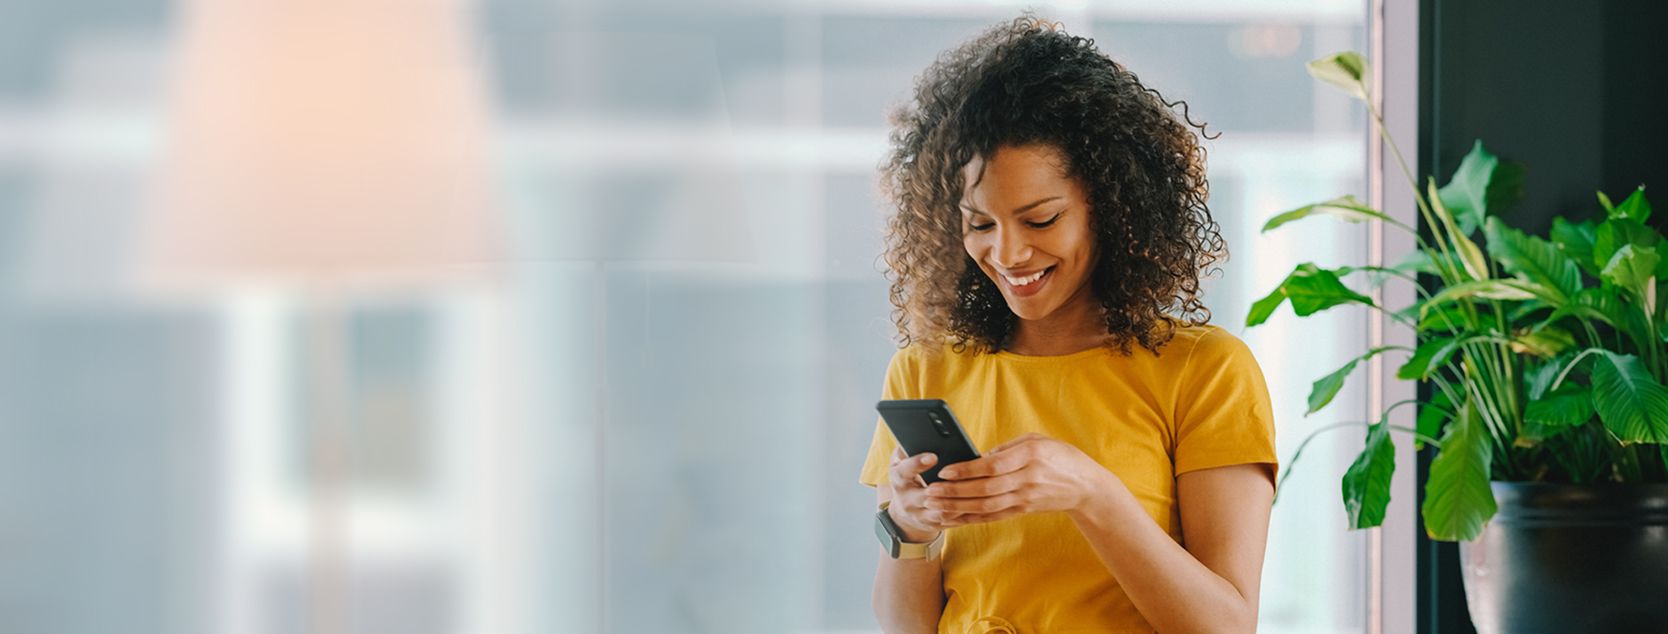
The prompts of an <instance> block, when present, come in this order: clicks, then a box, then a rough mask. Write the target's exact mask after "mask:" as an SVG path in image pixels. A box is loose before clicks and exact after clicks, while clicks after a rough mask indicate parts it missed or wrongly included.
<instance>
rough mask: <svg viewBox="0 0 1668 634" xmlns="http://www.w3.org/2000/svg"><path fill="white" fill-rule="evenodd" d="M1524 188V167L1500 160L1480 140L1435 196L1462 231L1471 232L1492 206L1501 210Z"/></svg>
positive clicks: (1479, 225)
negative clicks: (1450, 213)
mask: <svg viewBox="0 0 1668 634" xmlns="http://www.w3.org/2000/svg"><path fill="white" fill-rule="evenodd" d="M1522 191H1523V167H1522V166H1521V165H1516V164H1512V163H1501V162H1500V159H1498V158H1496V157H1495V156H1494V155H1493V154H1491V153H1489V151H1488V150H1486V149H1484V148H1483V142H1482V140H1481V139H1479V140H1477V141H1476V142H1475V143H1472V145H1471V151H1470V152H1469V153H1467V154H1466V155H1465V158H1464V159H1461V160H1460V165H1459V168H1457V169H1455V170H1454V176H1453V178H1451V179H1449V180H1448V184H1447V185H1444V186H1442V189H1440V190H1438V191H1437V195H1436V196H1435V197H1434V198H1436V199H1438V200H1440V201H1441V202H1442V206H1444V207H1446V208H1448V210H1449V211H1450V212H1452V213H1453V216H1454V218H1455V219H1456V220H1457V221H1458V222H1459V226H1460V228H1461V229H1462V230H1463V233H1465V234H1466V235H1470V234H1471V232H1473V231H1476V230H1477V228H1478V227H1481V226H1483V220H1484V219H1485V218H1487V217H1488V214H1489V211H1490V210H1491V209H1492V210H1494V211H1495V212H1497V213H1498V212H1499V211H1501V210H1503V209H1505V208H1506V207H1507V206H1509V205H1511V204H1512V203H1513V202H1516V200H1517V198H1518V197H1520V196H1521V195H1522Z"/></svg>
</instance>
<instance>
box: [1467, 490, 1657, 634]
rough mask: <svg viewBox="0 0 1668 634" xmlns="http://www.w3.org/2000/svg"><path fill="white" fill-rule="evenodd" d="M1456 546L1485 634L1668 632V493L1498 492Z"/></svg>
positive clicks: (1469, 595)
mask: <svg viewBox="0 0 1668 634" xmlns="http://www.w3.org/2000/svg"><path fill="white" fill-rule="evenodd" d="M1493 488H1494V499H1495V501H1496V502H1497V503H1498V504H1499V507H1500V511H1499V513H1497V514H1496V515H1495V516H1494V519H1493V520H1490V521H1489V524H1488V526H1487V527H1486V528H1484V529H1483V534H1482V536H1480V537H1478V538H1477V541H1475V542H1470V543H1462V544H1460V568H1461V569H1462V573H1463V575H1464V577H1465V598H1466V601H1467V602H1468V603H1469V604H1470V608H1471V621H1472V622H1473V623H1474V624H1476V626H1477V631H1478V632H1479V633H1480V634H1505V633H1510V634H1518V633H1520V632H1522V633H1534V632H1560V633H1564V632H1569V633H1582V632H1607V633H1608V632H1668V484H1642V485H1617V484H1598V485H1572V484H1543V483H1536V482H1495V483H1493Z"/></svg>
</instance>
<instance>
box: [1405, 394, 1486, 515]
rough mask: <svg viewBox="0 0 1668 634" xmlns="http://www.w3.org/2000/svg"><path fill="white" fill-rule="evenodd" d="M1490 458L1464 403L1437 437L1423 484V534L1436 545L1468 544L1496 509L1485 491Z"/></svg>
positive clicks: (1477, 423)
mask: <svg viewBox="0 0 1668 634" xmlns="http://www.w3.org/2000/svg"><path fill="white" fill-rule="evenodd" d="M1493 458H1494V454H1493V448H1492V447H1491V446H1490V443H1489V436H1488V430H1487V429H1485V428H1484V427H1483V421H1482V418H1480V417H1479V415H1478V414H1477V411H1476V410H1475V409H1473V408H1472V407H1471V403H1470V402H1469V401H1468V402H1466V403H1464V404H1463V405H1461V406H1460V411H1459V413H1458V415H1457V416H1455V417H1454V421H1453V422H1452V423H1449V424H1448V429H1447V432H1446V433H1444V434H1443V435H1442V450H1441V451H1439V452H1437V454H1436V458H1434V459H1432V460H1431V469H1430V476H1429V478H1428V479H1427V480H1426V482H1425V503H1424V504H1423V505H1422V506H1421V508H1420V510H1421V511H1422V512H1423V513H1424V515H1425V533H1426V534H1428V535H1430V537H1431V539H1436V540H1441V541H1456V540H1472V539H1476V538H1477V536H1478V535H1480V534H1482V532H1483V524H1484V523H1486V522H1488V520H1489V518H1491V517H1494V512H1495V511H1496V510H1497V507H1496V506H1495V504H1494V492H1493V491H1491V490H1489V483H1488V479H1489V469H1490V468H1491V466H1492V461H1493Z"/></svg>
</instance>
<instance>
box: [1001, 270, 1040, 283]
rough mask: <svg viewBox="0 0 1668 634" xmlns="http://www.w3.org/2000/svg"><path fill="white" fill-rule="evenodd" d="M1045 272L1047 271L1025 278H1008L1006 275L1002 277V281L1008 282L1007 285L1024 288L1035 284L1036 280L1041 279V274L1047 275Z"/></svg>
mask: <svg viewBox="0 0 1668 634" xmlns="http://www.w3.org/2000/svg"><path fill="white" fill-rule="evenodd" d="M1047 272H1048V269H1043V270H1041V271H1037V272H1036V273H1032V274H1030V275H1027V276H1025V277H1008V276H1006V275H1003V276H1002V279H1005V280H1008V283H1009V284H1012V285H1014V286H1025V285H1026V284H1030V283H1032V282H1035V281H1037V280H1040V279H1042V276H1043V274H1044V273H1047Z"/></svg>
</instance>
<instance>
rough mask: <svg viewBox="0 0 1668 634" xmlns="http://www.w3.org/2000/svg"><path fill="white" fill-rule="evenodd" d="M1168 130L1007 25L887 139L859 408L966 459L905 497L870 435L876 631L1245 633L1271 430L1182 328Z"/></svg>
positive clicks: (1019, 27)
mask: <svg viewBox="0 0 1668 634" xmlns="http://www.w3.org/2000/svg"><path fill="white" fill-rule="evenodd" d="M1169 105H1170V104H1166V103H1165V102H1164V100H1163V99H1162V98H1161V97H1160V96H1159V95H1158V94H1157V93H1156V92H1155V91H1152V90H1150V89H1147V88H1145V87H1143V86H1142V85H1141V84H1140V82H1139V81H1138V80H1137V78H1136V76H1135V75H1134V74H1133V73H1130V72H1129V71H1128V70H1126V69H1124V68H1123V67H1122V66H1120V65H1118V64H1116V63H1114V62H1113V61H1111V60H1110V59H1108V58H1107V57H1106V56H1104V55H1102V54H1101V53H1100V52H1098V51H1097V50H1096V49H1095V48H1094V44H1093V42H1092V41H1090V40H1087V39H1084V38H1079V37H1071V36H1068V35H1066V34H1065V33H1063V32H1061V31H1059V30H1058V28H1057V27H1056V26H1054V25H1050V24H1047V23H1044V22H1040V21H1038V20H1036V19H1035V18H1031V17H1024V18H1020V19H1018V20H1016V21H1014V22H1013V23H1012V24H1005V25H1002V26H999V27H997V28H994V29H992V30H990V31H987V32H985V33H984V34H983V35H981V36H979V37H977V38H975V39H973V40H971V41H969V42H968V43H966V44H964V45H963V46H961V47H960V48H958V49H956V50H954V51H951V52H949V53H947V54H946V55H944V56H942V57H940V58H939V59H938V61H937V62H935V63H934V64H933V65H932V66H931V67H929V68H928V69H927V70H926V72H925V73H924V74H923V75H922V76H921V77H920V78H919V79H918V81H917V85H916V91H915V95H914V99H913V101H912V103H910V104H908V105H906V106H905V107H903V108H902V109H901V110H900V111H899V112H898V113H897V114H896V115H895V116H894V124H895V127H896V129H895V131H894V133H893V135H892V144H893V151H892V154H891V157H890V160H889V162H888V163H887V164H886V165H885V167H884V168H883V170H884V173H885V174H884V175H885V184H886V189H887V193H888V195H889V196H890V197H891V198H892V200H893V201H894V202H895V203H896V207H897V211H896V215H895V217H894V218H893V219H892V220H891V222H890V226H889V230H888V240H887V253H886V258H887V264H888V265H889V267H890V269H891V272H892V276H893V285H892V293H891V294H892V302H893V304H894V306H895V307H896V308H897V310H896V311H895V314H894V318H895V321H896V322H897V326H898V329H899V332H900V334H901V337H902V339H903V343H904V347H903V349H902V350H900V351H899V352H898V353H897V354H896V355H895V356H894V357H893V359H892V362H891V365H890V367H889V368H888V370H887V377H886V384H885V388H884V391H883V397H884V398H889V399H891V398H941V399H944V400H945V401H947V402H948V403H949V405H950V407H951V409H952V410H953V411H954V412H955V413H956V414H957V415H958V417H959V418H960V419H961V421H962V423H963V425H964V427H965V428H966V430H967V432H968V434H969V436H970V437H971V438H972V439H973V440H974V442H975V443H976V444H977V445H978V446H979V447H981V448H984V449H987V450H986V451H985V452H984V455H983V457H981V458H979V459H978V460H975V461H971V462H966V463H961V464H956V465H953V466H949V467H946V468H945V469H944V470H943V473H942V474H941V475H942V477H943V478H944V480H943V481H942V482H937V483H934V484H933V485H931V486H926V485H925V484H924V483H923V481H922V479H921V478H920V477H919V475H920V474H921V473H922V472H923V471H925V470H926V469H927V468H929V467H931V466H932V464H933V460H934V456H932V455H930V454H921V455H917V456H913V457H905V456H904V454H903V452H902V450H900V449H898V448H897V447H896V445H895V442H894V440H893V438H892V436H891V434H890V433H889V432H888V431H887V430H886V429H885V427H884V426H877V428H876V430H875V436H874V442H873V444H872V446H871V447H870V450H869V454H868V459H867V461H866V462H865V464H864V465H863V471H862V475H861V478H860V479H861V480H862V482H864V483H865V484H868V485H870V486H875V487H876V490H877V494H878V501H879V502H880V504H881V510H880V513H881V514H883V515H884V517H881V516H877V518H876V521H877V523H878V524H880V525H881V527H882V528H883V529H885V528H886V526H887V525H890V529H889V530H892V531H895V535H896V537H895V540H896V541H900V542H902V545H903V546H906V547H908V546H914V547H915V548H913V549H909V548H905V549H904V552H905V553H913V555H900V556H901V557H903V558H894V557H893V556H891V555H890V553H883V554H882V556H881V560H880V564H879V568H878V570H877V572H876V575H875V588H874V607H875V612H876V615H877V616H878V618H879V619H880V622H881V624H882V625H883V626H884V627H885V628H886V630H887V631H895V632H917V631H935V630H936V631H942V632H958V633H959V632H992V631H994V632H1148V631H1153V630H1155V629H1156V630H1158V631H1163V632H1192V631H1252V630H1254V629H1255V628H1256V622H1257V592H1258V583H1259V578H1260V575H1261V571H1262V560H1263V549H1264V544H1265V542H1266V539H1267V534H1268V518H1269V509H1270V505H1271V503H1272V499H1273V495H1274V469H1275V454H1274V431H1273V428H1274V425H1273V416H1272V414H1271V412H1270V408H1269V402H1268V391H1267V388H1266V386H1265V385H1264V383H1263V377H1262V373H1261V371H1260V370H1259V369H1258V367H1257V364H1256V361H1255V360H1254V359H1253V358H1252V356H1251V353H1250V351H1249V349H1247V348H1246V346H1245V344H1244V343H1242V342H1241V341H1239V340H1238V339H1237V338H1235V337H1234V336H1233V335H1231V334H1229V333H1228V332H1226V331H1224V330H1222V329H1220V328H1217V327H1215V326H1208V325H1206V323H1207V322H1208V320H1209V318H1210V313H1209V311H1208V310H1206V309H1205V308H1204V305H1203V304H1202V303H1201V302H1200V299H1199V294H1200V288H1199V277H1200V275H1201V273H1202V272H1204V271H1205V270H1206V269H1208V268H1210V266H1211V265H1212V264H1213V263H1215V262H1216V261H1218V260H1219V259H1220V258H1222V257H1224V256H1225V253H1224V245H1223V242H1222V238H1221V236H1220V235H1219V231H1218V228H1217V225H1216V223H1215V221H1214V220H1212V219H1211V215H1210V211H1209V209H1208V208H1207V207H1206V205H1205V199H1206V195H1207V186H1206V182H1205V171H1204V157H1203V155H1204V152H1203V150H1202V149H1201V148H1200V146H1199V145H1198V141H1197V139H1196V138H1195V136H1194V133H1193V129H1192V128H1190V127H1189V126H1188V125H1187V124H1189V123H1190V122H1189V121H1187V119H1186V116H1185V113H1184V114H1183V115H1182V116H1181V117H1180V118H1178V117H1177V116H1176V114H1175V113H1173V112H1172V111H1171V110H1170V109H1169ZM882 537H883V541H885V540H886V539H887V538H886V535H885V534H883V535H882ZM924 545H925V546H924ZM939 553H941V555H939Z"/></svg>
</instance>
